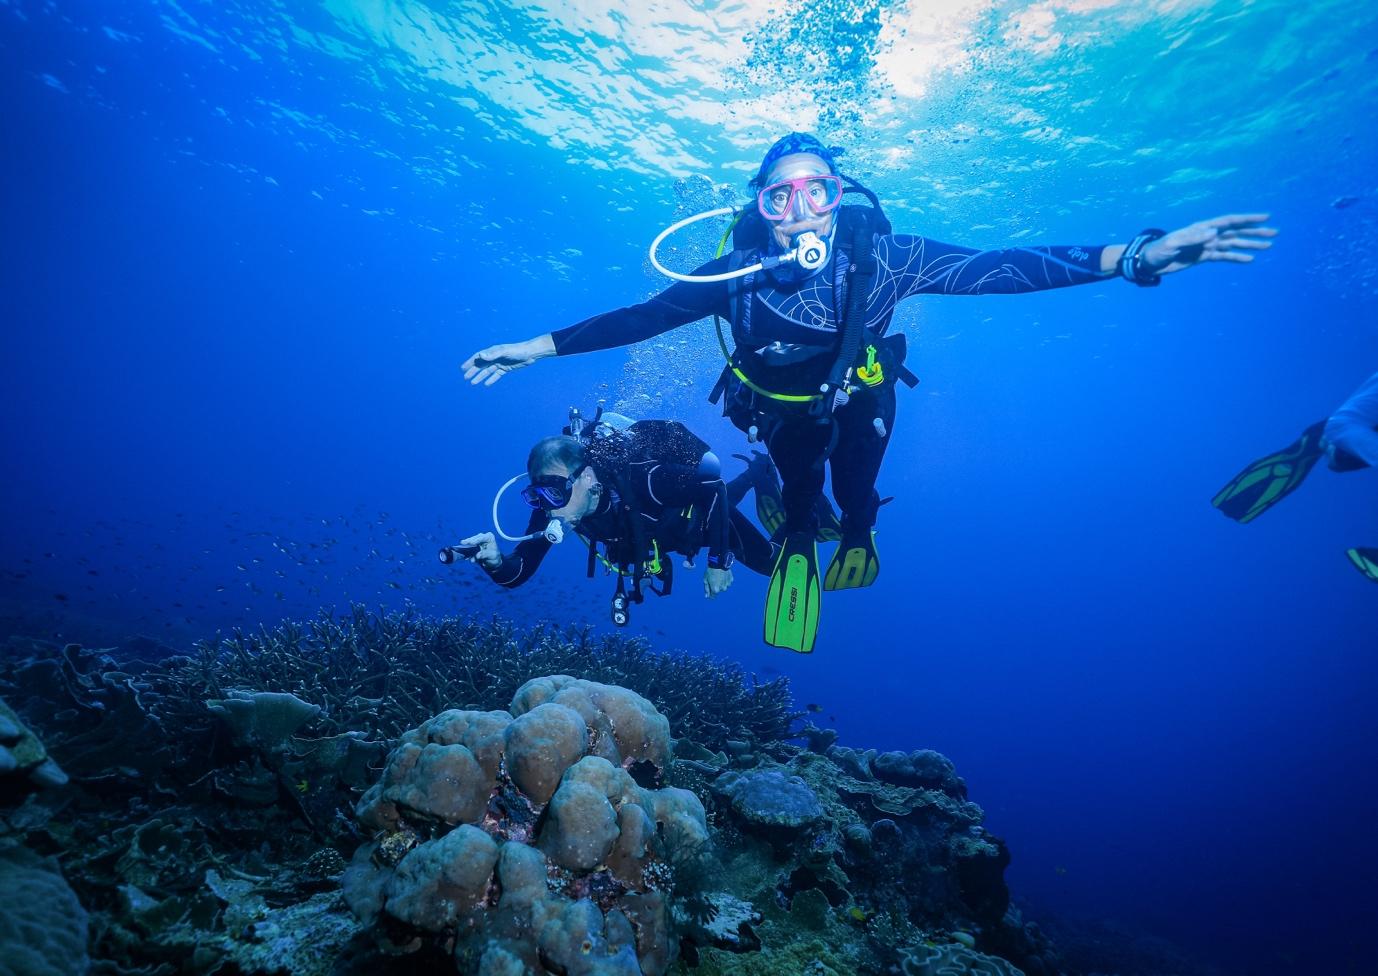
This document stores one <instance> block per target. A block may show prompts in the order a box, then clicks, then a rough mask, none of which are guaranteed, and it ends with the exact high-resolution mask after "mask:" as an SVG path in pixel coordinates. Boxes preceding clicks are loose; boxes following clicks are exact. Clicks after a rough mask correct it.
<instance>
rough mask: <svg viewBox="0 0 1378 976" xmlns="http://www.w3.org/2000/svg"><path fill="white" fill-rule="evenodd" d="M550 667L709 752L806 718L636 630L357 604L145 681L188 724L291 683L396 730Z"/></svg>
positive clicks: (381, 732)
mask: <svg viewBox="0 0 1378 976" xmlns="http://www.w3.org/2000/svg"><path fill="white" fill-rule="evenodd" d="M548 674H568V675H572V676H574V677H578V678H586V679H589V680H591V681H600V682H604V683H607V684H616V685H621V686H622V687H625V688H630V689H631V690H633V691H636V692H637V693H638V694H640V695H642V696H644V697H645V698H647V699H649V700H650V701H651V702H652V703H654V704H655V706H656V707H657V708H658V709H659V710H660V711H661V712H662V713H663V714H664V715H665V716H666V717H667V718H668V719H669V720H670V724H671V727H672V728H674V729H675V731H676V733H677V734H678V735H679V736H680V737H682V738H687V739H690V740H693V741H694V742H696V743H699V744H701V745H704V746H707V747H708V748H711V749H721V748H723V746H724V744H725V743H726V742H727V741H728V740H739V741H746V742H751V743H754V744H756V745H758V746H770V745H773V744H776V743H781V742H783V741H784V740H786V739H787V738H788V737H789V736H790V734H791V731H792V729H791V726H792V725H793V723H794V721H795V720H796V719H797V718H799V717H800V713H798V712H796V711H794V710H793V709H792V707H791V704H790V696H789V684H788V680H787V679H786V678H783V677H781V678H776V679H774V680H772V681H768V682H764V683H761V682H758V681H757V680H756V679H755V677H754V676H748V675H747V674H746V673H745V672H744V671H743V670H742V669H741V668H740V667H739V666H737V665H735V664H730V663H724V662H720V661H716V660H713V659H711V658H707V657H693V656H688V655H677V654H671V653H665V652H660V651H654V650H652V649H651V647H650V645H649V644H648V643H647V642H646V641H645V640H642V639H640V638H628V637H624V636H622V635H620V634H612V635H595V634H594V633H593V632H592V630H591V628H587V627H585V628H568V629H563V630H562V629H560V628H558V627H556V626H553V625H548V624H538V625H536V626H535V627H532V628H529V629H526V628H521V627H518V626H517V625H515V624H513V623H511V622H509V621H504V620H500V619H497V618H494V619H490V620H479V619H473V618H468V619H464V618H454V617H445V618H432V617H426V616H422V615H420V614H417V613H414V612H412V611H409V610H408V611H402V612H398V613H390V614H378V613H373V612H371V611H368V610H367V609H365V608H363V607H358V606H356V607H354V608H353V609H352V610H351V611H350V612H349V613H347V614H343V615H340V616H337V617H332V616H329V615H323V616H321V617H319V618H317V619H315V620H312V621H307V622H305V623H301V622H295V621H288V622H286V623H283V624H280V625H279V626H277V627H274V628H271V629H269V628H266V627H265V628H261V629H259V630H258V631H254V632H241V631H237V632H235V633H233V634H232V635H231V636H229V637H227V638H223V639H221V640H219V641H217V642H203V643H201V644H200V645H198V646H197V649H196V651H195V653H194V654H192V655H189V656H185V657H175V658H169V659H167V660H166V661H164V662H161V664H160V665H159V666H156V667H154V668H153V669H151V670H149V671H145V672H144V674H143V676H142V677H143V680H144V681H146V682H148V683H149V684H150V685H152V686H153V687H154V688H156V689H158V690H159V691H160V692H161V694H160V695H159V696H158V697H159V699H160V706H161V707H160V711H165V710H166V711H172V712H176V713H179V714H178V715H177V717H178V718H179V719H180V720H181V721H180V722H178V723H177V724H178V726H180V727H183V728H185V727H186V726H187V724H189V723H195V724H204V723H205V721H206V716H205V706H204V704H203V703H204V702H205V701H206V700H207V699H208V698H223V697H226V696H228V695H229V694H230V693H231V692H233V691H236V690H241V691H242V690H247V689H252V690H271V691H278V692H290V693H292V694H294V695H296V696H298V697H299V698H301V699H302V700H303V701H307V702H311V703H313V704H316V705H319V706H321V708H322V709H323V712H322V715H321V716H320V718H319V720H318V721H317V723H316V725H315V727H316V728H318V729H321V730H322V731H323V732H324V733H325V734H330V733H338V732H344V731H357V732H368V733H371V734H374V735H377V736H380V737H385V738H393V737H395V736H397V735H399V734H401V732H402V731H403V730H404V729H406V728H408V727H410V726H411V725H414V724H415V723H416V722H417V721H418V720H419V719H418V718H417V716H427V715H432V714H435V713H437V712H440V711H443V710H444V709H446V708H470V709H480V710H486V709H500V708H503V707H505V706H506V704H507V703H508V702H509V701H511V698H512V695H513V694H514V693H515V692H516V690H517V688H519V687H520V686H521V685H522V684H523V683H524V682H525V681H527V680H528V679H530V678H533V677H537V676H541V675H548ZM167 717H171V715H168V716H167Z"/></svg>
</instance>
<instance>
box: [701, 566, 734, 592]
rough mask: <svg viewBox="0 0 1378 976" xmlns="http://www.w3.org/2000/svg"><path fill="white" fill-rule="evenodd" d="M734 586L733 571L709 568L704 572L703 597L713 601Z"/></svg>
mask: <svg viewBox="0 0 1378 976" xmlns="http://www.w3.org/2000/svg"><path fill="white" fill-rule="evenodd" d="M731 585H732V570H730V569H714V568H713V567H711V566H710V567H708V568H707V569H705V570H704V571H703V595H704V596H706V597H708V599H710V600H711V599H713V597H715V596H717V595H718V594H719V593H721V592H723V591H724V590H726V589H727V588H728V587H729V586H731Z"/></svg>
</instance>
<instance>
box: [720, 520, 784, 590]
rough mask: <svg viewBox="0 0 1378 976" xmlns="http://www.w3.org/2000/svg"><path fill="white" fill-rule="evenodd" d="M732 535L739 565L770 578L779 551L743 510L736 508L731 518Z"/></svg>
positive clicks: (734, 551) (733, 547) (733, 549)
mask: <svg viewBox="0 0 1378 976" xmlns="http://www.w3.org/2000/svg"><path fill="white" fill-rule="evenodd" d="M729 524H730V525H731V533H732V551H733V553H735V554H736V557H737V563H738V565H741V566H745V567H746V568H747V569H749V570H751V571H752V572H753V573H760V574H761V575H762V576H769V575H770V573H771V570H773V569H774V568H775V556H776V553H777V552H778V550H777V549H776V547H775V546H773V545H771V543H770V540H769V539H767V538H766V537H765V535H763V534H762V532H761V530H760V529H758V528H756V523H754V522H752V521H751V519H749V518H747V517H746V515H745V514H744V513H743V512H742V511H741V509H739V508H736V507H734V508H733V509H732V514H731V515H730V516H729Z"/></svg>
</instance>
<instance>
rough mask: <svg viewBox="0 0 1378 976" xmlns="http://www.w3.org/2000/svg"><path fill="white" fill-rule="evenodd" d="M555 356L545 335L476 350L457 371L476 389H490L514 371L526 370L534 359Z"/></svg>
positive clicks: (550, 339) (550, 342)
mask: <svg viewBox="0 0 1378 976" xmlns="http://www.w3.org/2000/svg"><path fill="white" fill-rule="evenodd" d="M553 355H555V340H554V339H552V338H551V337H550V334H549V333H546V334H545V335H543V336H537V337H536V338H534V339H527V340H526V341H525V342H502V343H499V344H498V345H496V346H489V347H488V348H487V349H480V350H479V351H478V352H476V353H474V354H473V355H472V356H470V357H469V358H468V359H466V360H464V365H463V366H462V367H460V368H461V369H463V370H464V378H465V379H466V380H468V381H469V382H470V383H472V384H474V385H475V386H478V385H479V384H480V383H482V384H483V385H484V386H492V385H493V384H494V383H496V382H497V381H498V380H500V379H502V378H503V376H505V375H506V374H508V373H510V372H512V370H514V369H521V368H522V367H523V366H530V365H531V364H532V363H534V362H535V361H536V360H538V359H545V358H546V357H548V356H553Z"/></svg>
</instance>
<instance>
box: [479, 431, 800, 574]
mask: <svg viewBox="0 0 1378 976" xmlns="http://www.w3.org/2000/svg"><path fill="white" fill-rule="evenodd" d="M647 423H649V424H655V423H660V422H659V421H649V422H643V424H647ZM638 426H642V425H639V424H638V425H633V429H636V427H638ZM674 426H678V425H674ZM681 429H683V428H681ZM590 455H591V458H590V460H591V462H592V464H593V470H594V474H595V475H597V477H598V481H599V483H601V484H602V485H603V493H602V497H601V498H600V499H599V502H598V507H597V508H596V509H595V510H594V512H593V513H592V514H590V515H587V516H585V517H584V518H582V519H580V520H579V524H578V525H577V526H575V531H576V532H577V533H578V534H579V535H580V536H581V537H583V538H584V540H585V541H593V542H597V543H602V544H603V546H604V551H605V552H606V553H607V554H608V557H609V558H610V559H611V561H613V562H614V563H616V564H617V565H618V566H619V567H621V566H625V565H635V564H637V563H643V564H644V563H645V562H647V561H649V560H650V559H651V558H652V557H653V556H654V554H655V551H656V549H657V548H658V550H659V552H660V553H662V554H667V555H668V554H669V553H672V552H674V553H681V554H683V555H688V556H693V555H695V554H696V553H697V552H698V551H699V550H700V549H701V548H703V547H707V549H708V558H709V564H710V565H712V564H713V563H715V562H718V563H720V562H721V560H722V558H723V556H724V554H725V553H727V552H729V551H730V552H732V553H733V554H734V556H735V558H736V560H737V562H739V563H741V564H742V565H744V566H746V567H747V568H748V569H751V570H754V571H755V572H758V573H761V574H762V575H769V573H770V571H771V569H772V568H773V566H774V560H775V549H774V547H773V546H772V545H771V543H770V541H769V540H768V539H766V537H765V536H764V535H762V534H761V531H760V530H759V529H758V528H756V526H755V525H754V524H753V523H752V522H751V520H750V519H748V518H747V517H746V516H745V515H743V514H742V513H741V512H739V511H738V510H737V508H736V506H735V504H733V503H732V500H731V499H730V495H729V489H728V487H727V486H726V485H725V484H724V483H723V480H722V477H721V476H720V474H719V472H718V470H717V460H716V458H713V461H712V463H711V464H704V465H689V464H685V463H682V462H676V461H672V460H666V459H664V456H663V455H662V456H661V457H652V456H645V455H642V456H632V457H625V456H622V457H618V456H608V452H600V451H599V450H598V448H597V447H592V448H590ZM709 457H712V455H709ZM735 494H736V495H737V497H738V498H740V496H741V494H742V492H741V491H738V492H735ZM549 520H550V516H549V514H547V513H546V512H532V514H531V520H530V522H529V523H528V525H527V528H526V531H527V533H528V534H530V533H534V532H539V531H540V530H542V529H544V528H545V526H546V523H547V522H548V521H549ZM653 543H654V547H653ZM550 546H551V543H549V542H547V541H546V540H545V538H544V536H539V535H538V536H537V537H536V538H534V539H527V540H526V541H525V542H519V543H517V546H516V548H515V549H514V550H513V551H512V552H511V553H510V554H504V555H503V557H502V563H501V564H500V565H498V566H496V567H494V568H491V569H489V568H488V567H486V566H485V567H484V569H485V570H486V571H487V573H488V575H489V576H490V577H491V578H492V580H493V582H495V583H497V584H498V585H499V586H505V587H508V588H512V587H517V586H521V585H522V584H523V583H525V582H526V581H527V580H529V579H530V578H531V577H532V576H534V575H535V573H536V570H537V569H538V568H539V567H540V565H541V560H542V559H544V558H545V554H546V553H547V552H549V551H550ZM480 565H482V564H480Z"/></svg>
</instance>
